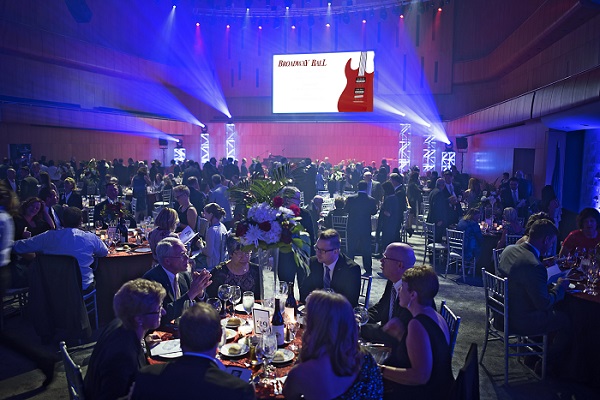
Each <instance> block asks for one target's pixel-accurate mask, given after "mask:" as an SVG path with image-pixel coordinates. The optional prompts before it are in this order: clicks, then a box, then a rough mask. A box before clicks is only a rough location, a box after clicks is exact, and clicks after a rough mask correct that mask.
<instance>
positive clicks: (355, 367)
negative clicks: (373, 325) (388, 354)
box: [283, 290, 383, 400]
mask: <svg viewBox="0 0 600 400" xmlns="http://www.w3.org/2000/svg"><path fill="white" fill-rule="evenodd" d="M305 322H306V329H305V330H304V335H303V336H302V349H301V350H300V356H299V360H298V363H297V364H296V365H295V366H294V367H293V368H292V370H291V371H290V373H289V374H288V377H287V380H286V382H285V386H284V387H283V395H284V396H285V398H286V399H300V398H304V399H306V400H311V399H334V400H336V399H337V400H342V399H381V397H382V395H383V383H382V380H381V373H380V372H379V368H377V364H376V363H375V360H374V359H373V357H372V356H371V355H370V354H368V353H363V352H362V351H361V348H360V345H359V344H358V325H357V324H356V320H355V319H354V311H353V310H352V306H351V305H350V303H349V302H348V300H347V299H346V298H345V297H344V296H342V295H341V294H337V293H331V292H325V291H322V290H316V291H314V292H312V293H311V294H310V296H308V298H307V301H306V318H305ZM308 383H310V384H308Z"/></svg>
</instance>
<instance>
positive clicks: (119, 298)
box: [84, 279, 167, 400]
mask: <svg viewBox="0 0 600 400" xmlns="http://www.w3.org/2000/svg"><path fill="white" fill-rule="evenodd" d="M166 294H167V293H166V291H165V289H164V288H163V286H162V285H161V284H160V283H158V282H154V281H149V280H146V279H135V280H133V281H129V282H126V283H124V284H123V286H121V288H120V289H119V291H118V292H117V293H116V294H115V297H114V299H113V309H114V311H115V315H116V316H117V318H115V319H114V320H113V321H112V322H111V323H110V324H109V325H108V326H107V327H106V328H105V329H104V331H103V332H102V334H101V335H100V338H99V339H98V342H97V343H96V345H95V346H94V351H93V353H92V356H91V358H90V364H89V367H88V370H87V373H86V375H85V381H84V390H85V397H86V398H88V399H92V400H93V399H116V398H120V397H123V396H126V395H127V393H128V392H129V388H130V387H131V385H132V383H133V381H134V379H135V375H136V374H137V372H138V370H139V369H140V368H141V367H143V366H146V365H147V364H148V362H147V360H146V355H145V353H144V349H143V347H142V344H141V343H142V340H143V339H144V335H145V334H146V332H148V330H151V329H156V328H158V326H159V325H160V319H161V317H162V316H163V315H164V314H165V310H164V309H163V308H162V302H163V299H164V298H165V296H166Z"/></svg>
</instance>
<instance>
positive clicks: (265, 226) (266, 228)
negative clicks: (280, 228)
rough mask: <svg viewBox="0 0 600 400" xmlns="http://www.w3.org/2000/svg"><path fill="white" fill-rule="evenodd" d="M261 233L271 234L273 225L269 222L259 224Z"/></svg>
mask: <svg viewBox="0 0 600 400" xmlns="http://www.w3.org/2000/svg"><path fill="white" fill-rule="evenodd" d="M258 227H259V228H260V230H261V231H265V232H269V231H270V230H271V223H270V222H269V221H265V222H261V223H260V224H258Z"/></svg>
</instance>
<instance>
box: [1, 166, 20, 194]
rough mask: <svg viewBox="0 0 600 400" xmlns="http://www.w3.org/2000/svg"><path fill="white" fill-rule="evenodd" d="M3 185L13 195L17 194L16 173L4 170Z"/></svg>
mask: <svg viewBox="0 0 600 400" xmlns="http://www.w3.org/2000/svg"><path fill="white" fill-rule="evenodd" d="M2 182H4V185H5V186H6V188H7V189H9V190H11V191H12V192H13V193H15V194H16V193H18V192H19V185H18V184H17V172H16V171H15V170H14V169H13V168H8V169H7V170H6V179H4V180H3V181H2Z"/></svg>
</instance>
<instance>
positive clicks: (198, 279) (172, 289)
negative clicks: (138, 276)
mask: <svg viewBox="0 0 600 400" xmlns="http://www.w3.org/2000/svg"><path fill="white" fill-rule="evenodd" d="M156 258H157V259H158V262H159V265H157V266H155V267H154V268H152V269H151V270H150V271H148V272H146V273H145V274H144V276H143V278H144V279H148V280H150V281H156V282H158V283H160V284H161V285H162V286H163V287H164V288H165V290H166V291H167V295H166V296H165V298H164V300H163V308H164V309H165V311H166V314H165V315H163V317H162V319H161V325H163V326H164V325H166V324H168V323H169V322H171V321H172V320H174V319H175V318H179V317H180V316H181V313H182V312H183V306H184V304H185V302H186V301H188V300H192V301H194V300H197V299H201V298H203V297H204V296H205V289H206V288H207V287H208V286H210V284H211V283H212V280H211V279H210V278H211V274H210V272H208V271H207V270H202V271H201V272H195V271H194V273H193V275H192V274H190V272H189V271H188V269H189V268H188V267H189V263H190V257H189V255H188V253H187V249H186V248H185V245H184V244H183V242H182V241H181V240H179V239H178V238H173V237H167V238H164V239H163V240H161V241H160V242H158V244H157V245H156Z"/></svg>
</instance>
